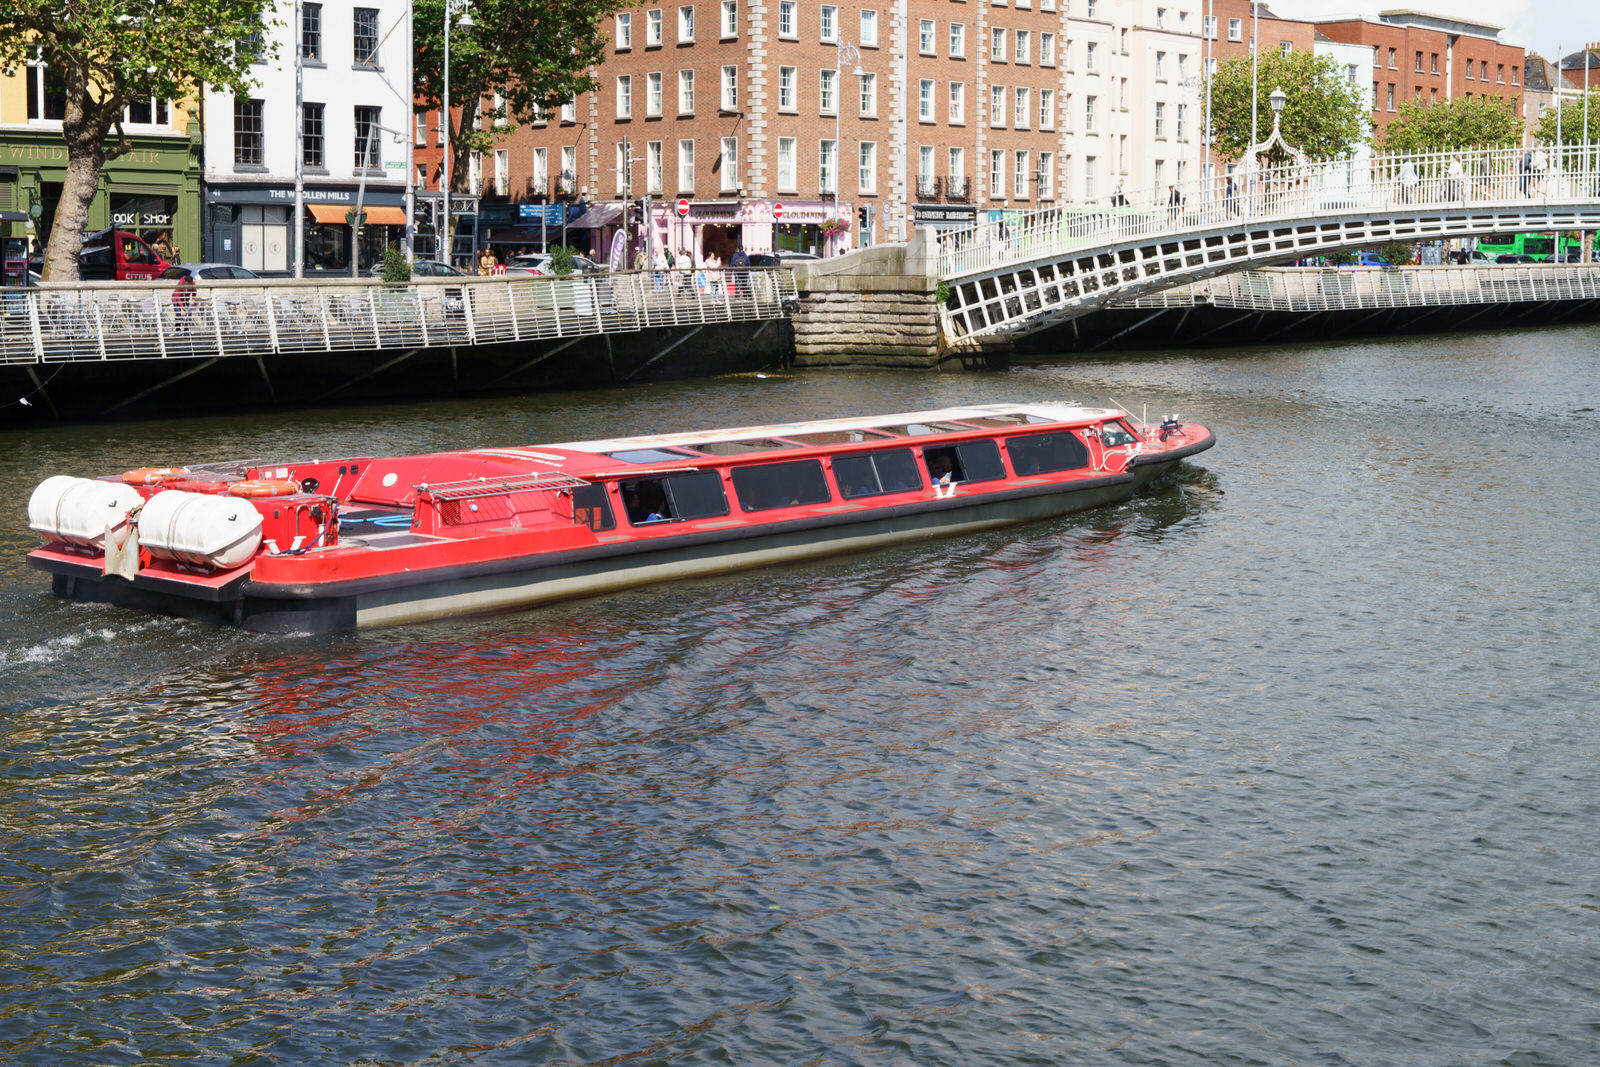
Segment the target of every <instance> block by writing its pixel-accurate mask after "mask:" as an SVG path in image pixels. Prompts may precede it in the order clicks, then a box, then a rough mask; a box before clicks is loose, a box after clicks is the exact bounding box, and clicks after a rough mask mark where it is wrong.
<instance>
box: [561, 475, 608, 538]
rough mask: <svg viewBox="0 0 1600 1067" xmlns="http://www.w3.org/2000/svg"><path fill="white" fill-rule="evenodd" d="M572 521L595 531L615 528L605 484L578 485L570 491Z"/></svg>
mask: <svg viewBox="0 0 1600 1067" xmlns="http://www.w3.org/2000/svg"><path fill="white" fill-rule="evenodd" d="M572 521H573V522H575V523H577V524H578V525H579V526H587V527H589V529H591V530H594V531H596V532H598V531H600V530H614V529H616V528H617V517H616V516H615V515H613V514H611V501H609V500H607V499H606V487H605V486H603V485H580V486H578V487H577V488H576V489H574V490H573V491H572Z"/></svg>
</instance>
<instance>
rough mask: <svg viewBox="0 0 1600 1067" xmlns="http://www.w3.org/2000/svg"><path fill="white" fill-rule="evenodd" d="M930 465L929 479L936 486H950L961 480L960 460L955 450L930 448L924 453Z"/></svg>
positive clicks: (923, 455) (925, 459)
mask: <svg viewBox="0 0 1600 1067" xmlns="http://www.w3.org/2000/svg"><path fill="white" fill-rule="evenodd" d="M922 458H923V460H924V461H925V462H926V463H927V464H928V477H929V479H931V480H932V482H933V484H934V485H949V484H950V483H951V482H959V481H960V480H961V475H960V473H959V471H960V466H959V464H960V459H959V458H958V457H957V456H956V450H955V449H953V448H929V449H926V450H925V451H924V452H923V453H922Z"/></svg>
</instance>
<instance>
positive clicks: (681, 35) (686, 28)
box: [678, 4, 694, 44]
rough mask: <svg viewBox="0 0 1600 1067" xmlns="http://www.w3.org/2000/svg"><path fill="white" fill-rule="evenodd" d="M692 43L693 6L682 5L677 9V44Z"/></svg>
mask: <svg viewBox="0 0 1600 1067" xmlns="http://www.w3.org/2000/svg"><path fill="white" fill-rule="evenodd" d="M693 41H694V5H693V4H683V5H681V6H680V7H679V8H678V43H679V44H689V43H691V42H693Z"/></svg>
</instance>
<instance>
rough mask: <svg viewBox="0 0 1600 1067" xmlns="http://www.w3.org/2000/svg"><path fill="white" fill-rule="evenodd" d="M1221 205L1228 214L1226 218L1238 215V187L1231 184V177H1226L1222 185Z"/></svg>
mask: <svg viewBox="0 0 1600 1067" xmlns="http://www.w3.org/2000/svg"><path fill="white" fill-rule="evenodd" d="M1222 205H1223V208H1224V209H1225V210H1226V211H1227V212H1228V217H1229V218H1230V219H1231V218H1235V217H1237V216H1238V214H1239V187H1238V186H1237V185H1235V184H1233V175H1231V174H1230V175H1228V177H1227V180H1226V181H1224V182H1223V183H1222Z"/></svg>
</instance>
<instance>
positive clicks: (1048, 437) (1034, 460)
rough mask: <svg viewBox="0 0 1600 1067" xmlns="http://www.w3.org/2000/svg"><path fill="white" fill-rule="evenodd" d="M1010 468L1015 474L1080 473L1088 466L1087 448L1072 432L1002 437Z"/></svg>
mask: <svg viewBox="0 0 1600 1067" xmlns="http://www.w3.org/2000/svg"><path fill="white" fill-rule="evenodd" d="M1006 450H1007V451H1008V452H1010V453H1011V469H1012V470H1014V471H1016V472H1017V474H1018V475H1024V474H1050V473H1052V472H1054V471H1075V470H1082V469H1083V468H1084V467H1087V466H1088V465H1089V449H1088V447H1087V446H1086V445H1085V444H1084V443H1083V442H1082V441H1080V440H1079V439H1078V435H1077V434H1075V433H1035V434H1029V435H1028V436H1026V437H1008V438H1006Z"/></svg>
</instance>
